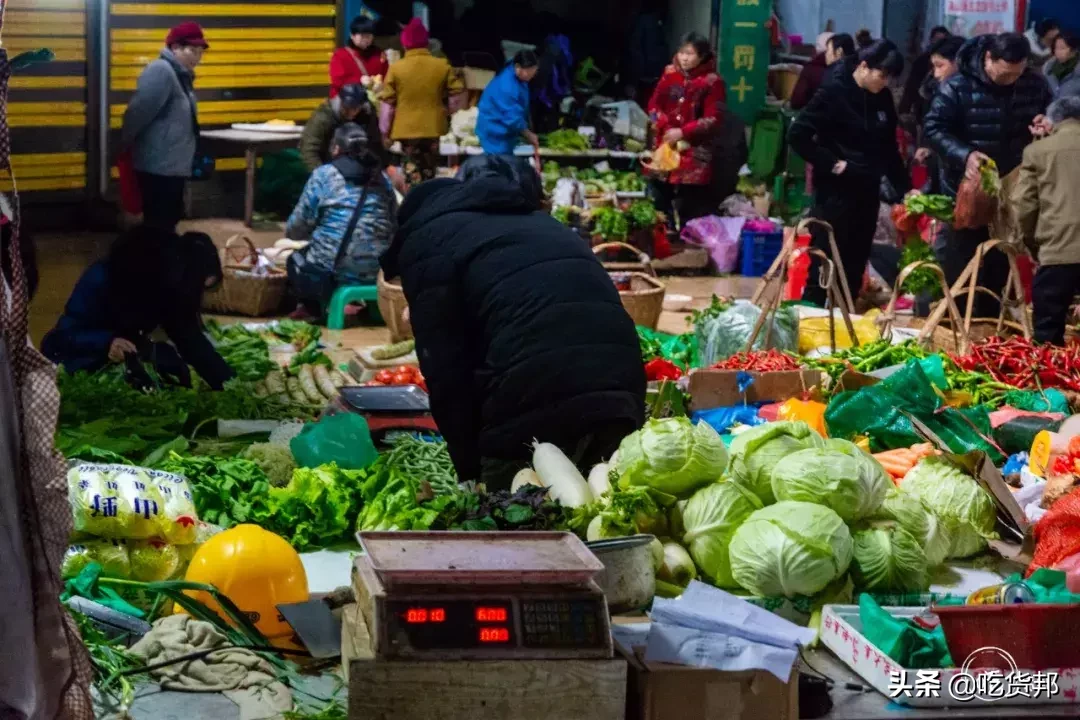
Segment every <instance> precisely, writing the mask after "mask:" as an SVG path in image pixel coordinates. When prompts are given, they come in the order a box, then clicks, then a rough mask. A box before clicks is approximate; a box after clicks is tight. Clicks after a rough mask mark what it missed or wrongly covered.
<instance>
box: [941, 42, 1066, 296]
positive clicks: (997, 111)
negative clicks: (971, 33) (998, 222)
mask: <svg viewBox="0 0 1080 720" xmlns="http://www.w3.org/2000/svg"><path fill="white" fill-rule="evenodd" d="M1030 54H1031V46H1030V45H1029V44H1028V41H1027V40H1026V39H1025V38H1024V37H1023V36H1022V35H1015V34H1012V33H1006V34H1003V35H983V36H982V37H977V38H973V39H971V40H969V41H968V42H967V43H966V44H965V45H964V47H962V48H961V49H960V52H959V54H958V55H957V56H956V64H957V66H958V68H959V72H957V73H956V74H955V75H953V76H952V77H950V78H949V79H948V80H946V81H945V82H943V83H942V84H941V85H940V86H939V89H938V92H937V94H936V95H935V96H934V98H933V100H931V101H930V110H929V112H927V114H926V121H925V124H924V128H923V132H924V134H925V136H926V140H927V141H928V142H929V143H930V146H931V147H932V148H933V149H934V151H935V152H936V153H937V154H938V156H939V157H940V158H941V162H942V163H943V164H944V166H945V169H944V173H943V185H944V187H943V189H944V192H945V193H947V194H949V195H951V196H953V197H956V192H957V190H958V189H959V187H960V183H961V181H962V180H963V179H964V177H965V175H966V176H967V177H971V178H976V177H978V174H979V164H980V163H981V162H982V161H983V160H984V159H986V158H992V159H993V160H994V162H995V163H997V167H998V172H999V173H1001V176H1002V177H1004V176H1006V175H1008V174H1009V173H1010V172H1012V171H1013V169H1014V168H1016V167H1017V166H1019V165H1020V161H1021V159H1022V157H1023V154H1024V148H1025V147H1027V146H1028V144H1030V143H1031V140H1032V134H1031V129H1030V128H1031V127H1032V125H1041V123H1042V121H1043V119H1044V118H1043V113H1044V112H1045V111H1046V108H1047V106H1048V105H1049V104H1050V99H1051V97H1050V87H1049V86H1048V85H1047V84H1046V80H1045V79H1044V78H1043V77H1042V76H1040V75H1039V74H1038V73H1036V72H1035V71H1034V70H1031V69H1029V68H1028V56H1029V55H1030ZM989 239H990V231H989V228H977V229H973V230H950V231H949V232H947V233H946V237H945V246H944V257H943V265H944V270H945V276H946V277H947V278H948V280H949V282H950V283H954V282H956V279H957V278H959V277H960V274H961V273H962V272H963V271H964V268H966V267H967V264H968V263H969V262H970V261H971V258H972V257H974V256H975V250H976V248H978V246H979V245H980V244H982V243H984V242H986V241H987V240H989ZM1008 275H1009V266H1008V261H1007V260H1006V258H1005V255H1004V254H1002V253H999V252H991V253H989V254H988V255H986V257H985V258H984V260H983V265H982V272H981V273H980V274H979V285H981V286H983V287H985V288H987V289H989V290H993V291H994V292H998V293H1000V292H1001V291H1002V290H1003V288H1004V287H1005V281H1006V279H1007V278H1008ZM998 312H999V305H998V302H997V301H996V300H994V299H993V298H992V297H990V296H988V295H985V294H981V293H980V294H979V295H978V296H977V297H976V298H975V315H976V317H996V316H997V314H998Z"/></svg>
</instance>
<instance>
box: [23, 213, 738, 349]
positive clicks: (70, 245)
mask: <svg viewBox="0 0 1080 720" xmlns="http://www.w3.org/2000/svg"><path fill="white" fill-rule="evenodd" d="M180 230H181V232H184V231H188V230H193V231H199V232H205V233H207V234H208V235H210V236H211V237H212V238H214V241H215V242H216V243H218V244H219V245H224V244H225V242H227V241H228V239H229V238H230V237H232V236H234V235H238V234H239V235H245V236H247V237H249V238H250V239H251V241H252V243H253V244H255V245H256V246H257V247H268V246H270V245H272V244H273V243H274V241H276V240H278V239H279V238H281V237H282V236H283V233H282V231H281V229H280V228H271V229H259V230H252V229H249V228H245V227H243V224H242V223H241V222H240V221H239V220H196V221H189V222H184V223H182V224H181V225H180ZM114 237H115V236H114V235H110V234H104V233H81V234H80V233H66V234H62V235H59V234H46V235H35V236H34V240H35V242H36V244H37V252H38V269H39V271H40V273H41V283H40V286H39V289H38V294H37V296H36V297H35V298H34V302H33V305H32V306H31V312H30V336H31V338H32V339H33V341H34V342H35V343H40V342H41V339H42V337H44V335H45V333H47V332H48V331H49V330H50V329H51V328H52V327H53V325H54V324H55V323H56V320H57V318H59V316H60V313H61V312H62V311H63V309H64V305H65V303H67V300H68V296H70V295H71V290H72V288H74V286H75V283H76V282H77V281H78V279H79V276H80V275H81V274H82V272H83V271H84V270H85V269H86V268H87V267H88V266H89V265H90V264H91V263H93V262H94V261H95V260H97V259H99V258H100V257H102V256H103V255H104V254H105V253H106V252H107V250H108V247H109V243H110V242H111V241H112V239H113V238H114ZM665 282H667V285H668V294H669V295H673V294H679V295H688V296H690V297H691V298H693V299H692V301H691V303H690V304H691V306H693V307H705V306H706V305H708V303H709V299H710V297H711V296H712V295H713V294H716V295H728V296H735V297H749V296H750V294H751V293H752V292H753V290H754V287H755V286H756V283H757V279H756V278H744V277H739V276H727V277H671V278H665ZM660 329H661V330H664V331H666V332H671V333H682V332H685V331H686V329H687V324H686V314H685V313H675V312H665V313H664V314H663V315H662V316H661V318H660ZM325 338H326V340H327V342H328V343H329V344H330V345H332V346H333V345H337V346H340V347H344V348H355V347H366V346H370V345H379V344H383V343H385V342H387V341H388V340H389V333H388V331H387V330H386V328H385V327H354V328H348V329H346V330H343V331H340V332H332V331H326V333H325Z"/></svg>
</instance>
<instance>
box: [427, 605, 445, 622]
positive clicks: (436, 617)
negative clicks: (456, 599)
mask: <svg viewBox="0 0 1080 720" xmlns="http://www.w3.org/2000/svg"><path fill="white" fill-rule="evenodd" d="M431 622H433V623H441V622H446V608H431Z"/></svg>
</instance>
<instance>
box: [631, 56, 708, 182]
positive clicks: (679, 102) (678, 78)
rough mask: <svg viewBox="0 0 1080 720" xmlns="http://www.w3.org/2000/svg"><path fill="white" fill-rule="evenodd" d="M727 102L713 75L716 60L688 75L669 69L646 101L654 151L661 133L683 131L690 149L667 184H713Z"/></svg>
mask: <svg viewBox="0 0 1080 720" xmlns="http://www.w3.org/2000/svg"><path fill="white" fill-rule="evenodd" d="M726 98H727V92H726V89H725V87H724V81H723V80H722V79H721V78H720V76H719V75H717V74H716V60H715V59H713V58H709V59H708V60H706V61H705V62H703V63H701V64H700V65H698V66H697V67H696V68H694V69H693V70H691V71H690V72H689V73H687V72H684V71H683V70H682V69H680V68H679V66H678V63H677V62H675V63H672V64H671V65H668V66H667V68H666V69H665V70H664V75H663V77H661V78H660V82H659V83H658V84H657V86H656V90H654V91H653V95H652V99H651V100H649V116H650V117H651V118H652V120H653V122H654V123H655V125H656V147H660V143H662V142H663V141H664V133H666V132H667V131H668V130H672V129H674V128H679V129H681V130H682V131H683V140H685V141H686V142H688V143H690V146H691V147H690V149H689V150H686V151H684V152H683V153H682V164H681V165H680V166H679V168H678V169H677V170H674V171H672V172H671V173H670V174H669V175H668V178H667V181H668V182H670V183H674V184H676V185H708V184H709V183H710V182H711V181H712V172H713V168H712V164H713V163H712V161H713V151H714V141H715V139H716V136H717V135H718V134H719V132H720V130H721V126H720V121H721V119H722V117H721V116H722V112H723V104H724V101H725V100H726Z"/></svg>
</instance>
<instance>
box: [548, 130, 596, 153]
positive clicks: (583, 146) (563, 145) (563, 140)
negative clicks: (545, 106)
mask: <svg viewBox="0 0 1080 720" xmlns="http://www.w3.org/2000/svg"><path fill="white" fill-rule="evenodd" d="M540 145H541V146H542V147H546V148H548V149H550V150H558V151H561V152H584V151H585V150H589V149H590V148H589V141H588V139H586V137H585V136H584V135H582V134H581V133H579V132H578V131H577V130H570V129H563V130H555V131H554V132H550V133H548V134H547V135H542V136H540Z"/></svg>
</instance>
